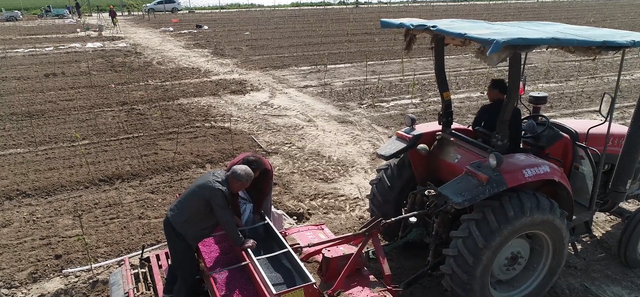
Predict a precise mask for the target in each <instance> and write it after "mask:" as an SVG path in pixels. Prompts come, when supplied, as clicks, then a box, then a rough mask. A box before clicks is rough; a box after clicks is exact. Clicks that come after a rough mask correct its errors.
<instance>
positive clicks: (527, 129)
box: [521, 114, 551, 139]
mask: <svg viewBox="0 0 640 297" xmlns="http://www.w3.org/2000/svg"><path fill="white" fill-rule="evenodd" d="M536 117H538V118H543V119H544V120H545V122H544V124H543V123H540V122H534V121H533V118H536ZM521 121H522V122H523V124H522V131H523V132H525V133H524V134H522V138H523V139H527V138H534V137H536V136H538V135H540V134H542V132H544V131H545V130H547V128H549V126H551V121H550V120H549V118H548V117H547V116H546V115H542V114H532V115H528V116H526V117H524V118H522V120H521ZM530 121H531V122H530ZM530 123H533V125H532V124H530ZM539 126H542V129H539V128H538V127H539ZM532 130H535V131H536V132H535V133H531V131H532Z"/></svg>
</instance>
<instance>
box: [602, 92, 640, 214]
mask: <svg viewBox="0 0 640 297" xmlns="http://www.w3.org/2000/svg"><path fill="white" fill-rule="evenodd" d="M638 101H640V97H639V98H638ZM638 135H640V105H638V104H636V107H635V109H634V110H633V116H632V117H631V123H630V124H629V130H627V135H626V137H625V140H624V144H623V145H622V151H621V153H620V156H619V157H618V161H617V162H616V167H615V169H614V170H615V171H614V172H613V177H612V178H611V186H610V189H609V193H608V196H609V197H608V198H609V201H610V202H609V203H610V204H613V203H615V204H616V205H617V204H620V203H621V202H623V201H625V198H626V197H627V192H628V191H629V186H630V184H631V181H632V180H631V179H633V175H634V172H635V170H636V167H637V166H638V160H639V159H640V137H638ZM602 158H603V159H604V156H603V157H602ZM611 206H613V205H611Z"/></svg>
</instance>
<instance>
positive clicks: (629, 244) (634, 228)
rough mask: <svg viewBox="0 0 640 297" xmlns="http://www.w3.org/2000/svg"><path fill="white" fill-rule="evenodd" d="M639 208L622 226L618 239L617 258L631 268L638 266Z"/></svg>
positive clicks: (639, 265)
mask: <svg viewBox="0 0 640 297" xmlns="http://www.w3.org/2000/svg"><path fill="white" fill-rule="evenodd" d="M639 244H640V208H639V209H636V210H635V211H634V212H633V214H631V216H629V218H627V221H626V222H625V224H624V227H622V231H621V232H620V237H619V239H618V258H620V261H622V263H624V264H625V265H627V266H629V267H631V268H640V255H638V245H639Z"/></svg>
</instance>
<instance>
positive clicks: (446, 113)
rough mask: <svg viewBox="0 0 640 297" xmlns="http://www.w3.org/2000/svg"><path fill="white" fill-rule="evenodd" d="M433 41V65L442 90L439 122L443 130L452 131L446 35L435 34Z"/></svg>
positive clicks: (439, 88)
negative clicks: (445, 47) (446, 65)
mask: <svg viewBox="0 0 640 297" xmlns="http://www.w3.org/2000/svg"><path fill="white" fill-rule="evenodd" d="M431 40H432V41H433V59H434V61H433V67H434V70H435V75H436V82H437V84H438V91H439V92H440V102H441V104H442V105H441V108H440V113H439V114H438V124H440V125H442V132H444V133H449V132H451V126H452V125H453V106H452V104H451V93H450V92H449V83H448V82H447V73H446V71H445V63H444V62H445V61H444V60H445V57H444V45H445V37H444V36H442V35H440V34H434V35H433V37H431Z"/></svg>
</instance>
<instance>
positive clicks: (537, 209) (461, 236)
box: [440, 191, 569, 297]
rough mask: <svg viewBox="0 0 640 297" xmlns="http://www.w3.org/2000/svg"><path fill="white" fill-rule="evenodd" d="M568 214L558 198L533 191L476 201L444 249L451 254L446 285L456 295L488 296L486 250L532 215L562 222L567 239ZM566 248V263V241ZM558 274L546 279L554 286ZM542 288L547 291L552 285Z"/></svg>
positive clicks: (447, 266) (444, 282)
mask: <svg viewBox="0 0 640 297" xmlns="http://www.w3.org/2000/svg"><path fill="white" fill-rule="evenodd" d="M566 216H567V213H566V212H565V211H563V210H561V209H560V207H559V206H558V204H557V203H556V202H555V201H553V200H550V199H548V198H547V197H545V196H544V195H542V194H540V193H537V192H533V191H507V192H504V193H501V194H500V195H499V196H498V197H494V198H490V199H488V200H485V201H481V202H478V203H476V204H475V205H474V211H473V212H472V213H470V214H465V215H463V216H462V217H461V218H460V221H461V226H460V228H459V229H458V230H454V231H451V233H450V237H451V238H452V242H451V244H450V246H449V248H448V249H445V250H443V253H444V255H446V256H447V257H446V260H445V263H444V265H442V266H441V267H440V270H441V271H442V272H443V273H444V275H445V277H444V280H443V281H442V283H443V285H444V286H445V288H446V289H447V290H449V292H450V293H452V295H454V296H468V297H472V296H484V295H483V293H482V288H481V287H480V283H481V282H482V279H484V278H483V277H486V275H483V272H482V271H481V269H479V267H481V266H482V265H486V264H487V261H489V260H488V259H486V258H487V255H486V254H485V253H487V250H491V249H492V248H493V249H495V248H497V245H498V244H499V243H500V242H501V241H503V240H505V236H507V235H508V234H507V231H504V230H505V229H508V228H509V227H511V226H515V224H519V223H522V222H523V220H527V219H528V218H533V217H545V218H546V219H547V220H551V221H553V222H554V223H555V224H556V225H557V226H561V228H562V229H561V230H563V237H564V240H565V243H567V242H568V237H569V234H568V230H569V224H568V222H567V221H566V219H565V218H566ZM514 228H515V227H514ZM562 248H563V250H564V254H562V255H561V256H560V257H561V259H560V260H562V262H563V263H564V260H565V259H566V257H567V247H566V245H564V244H563V247H562ZM489 265H490V264H489ZM551 265H553V263H552V264H551ZM560 268H561V267H560ZM484 273H486V272H484ZM558 274H559V270H558V271H557V273H556V274H555V275H552V276H551V277H552V279H551V281H549V280H547V281H545V283H546V284H547V285H548V286H551V284H552V283H553V282H554V281H555V279H556V278H557V275H558ZM541 289H542V290H544V291H546V290H548V287H545V288H541ZM532 296H533V295H532Z"/></svg>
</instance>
